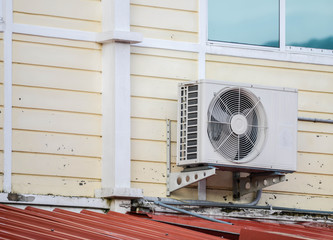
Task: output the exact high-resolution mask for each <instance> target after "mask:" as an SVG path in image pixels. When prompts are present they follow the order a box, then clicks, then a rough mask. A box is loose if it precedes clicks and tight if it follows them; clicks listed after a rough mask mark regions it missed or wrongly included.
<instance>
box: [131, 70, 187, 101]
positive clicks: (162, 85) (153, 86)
mask: <svg viewBox="0 0 333 240" xmlns="http://www.w3.org/2000/svg"><path fill="white" fill-rule="evenodd" d="M181 82H184V81H177V80H171V79H162V78H151V77H142V76H133V75H132V76H131V94H132V96H138V97H150V98H163V99H171V100H177V99H178V84H179V83H181Z"/></svg>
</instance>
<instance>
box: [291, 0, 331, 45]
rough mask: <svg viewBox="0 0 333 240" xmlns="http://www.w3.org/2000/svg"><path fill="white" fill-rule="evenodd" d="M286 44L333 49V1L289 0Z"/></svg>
mask: <svg viewBox="0 0 333 240" xmlns="http://www.w3.org/2000/svg"><path fill="white" fill-rule="evenodd" d="M286 45H287V46H298V47H307V48H321V49H332V50H333V1H332V0H287V1H286Z"/></svg>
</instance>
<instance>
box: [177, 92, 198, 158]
mask: <svg viewBox="0 0 333 240" xmlns="http://www.w3.org/2000/svg"><path fill="white" fill-rule="evenodd" d="M198 89H199V88H198V85H184V86H181V89H180V93H181V96H180V104H181V107H180V130H181V133H180V139H179V142H180V146H179V148H180V149H179V150H180V151H181V152H180V159H179V160H180V161H186V160H191V161H193V160H196V159H197V151H198V148H197V145H198V140H197V139H198V132H197V131H198V127H197V125H198V96H199V91H198Z"/></svg>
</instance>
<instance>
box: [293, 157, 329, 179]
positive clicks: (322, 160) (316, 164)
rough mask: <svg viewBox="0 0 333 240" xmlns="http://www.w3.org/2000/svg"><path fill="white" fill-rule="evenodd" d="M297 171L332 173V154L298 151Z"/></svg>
mask: <svg viewBox="0 0 333 240" xmlns="http://www.w3.org/2000/svg"><path fill="white" fill-rule="evenodd" d="M297 171H299V172H307V173H314V174H316V173H319V174H330V175H333V155H327V154H313V153H298V163H297Z"/></svg>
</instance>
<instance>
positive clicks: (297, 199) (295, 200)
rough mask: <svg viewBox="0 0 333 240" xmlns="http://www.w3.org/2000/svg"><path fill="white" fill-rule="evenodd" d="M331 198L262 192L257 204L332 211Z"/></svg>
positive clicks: (332, 199)
mask: <svg viewBox="0 0 333 240" xmlns="http://www.w3.org/2000/svg"><path fill="white" fill-rule="evenodd" d="M332 201H333V198H332V197H320V196H311V195H306V196H304V195H295V194H292V195H291V194H279V193H266V192H263V193H262V196H261V199H260V201H259V203H258V205H272V206H273V208H274V206H277V207H287V208H298V209H309V210H321V211H332V210H333V205H332Z"/></svg>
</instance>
